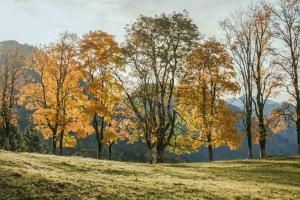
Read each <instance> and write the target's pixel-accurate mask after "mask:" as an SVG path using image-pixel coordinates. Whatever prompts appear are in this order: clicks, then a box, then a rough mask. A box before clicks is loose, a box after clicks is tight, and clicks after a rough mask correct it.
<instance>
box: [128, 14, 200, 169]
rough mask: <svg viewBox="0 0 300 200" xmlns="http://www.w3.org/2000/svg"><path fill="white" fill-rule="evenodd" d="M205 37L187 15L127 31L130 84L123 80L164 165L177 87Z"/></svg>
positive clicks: (151, 154)
mask: <svg viewBox="0 0 300 200" xmlns="http://www.w3.org/2000/svg"><path fill="white" fill-rule="evenodd" d="M198 37H199V33H198V30H197V27H196V25H195V24H194V23H193V22H192V20H191V19H190V18H189V16H188V14H187V13H186V12H184V13H174V14H170V15H165V14H162V15H160V16H155V17H145V16H141V17H139V18H138V19H137V20H136V22H134V23H133V24H132V25H131V26H130V27H128V28H127V34H126V42H125V45H124V53H125V57H126V64H127V65H128V73H129V74H130V76H129V80H128V79H127V81H124V80H123V87H124V90H125V93H126V97H127V102H128V105H129V107H130V108H131V110H132V112H133V113H134V114H135V116H136V117H135V118H134V120H135V124H136V125H137V127H138V128H139V129H138V130H141V132H142V133H143V139H144V141H145V143H146V144H147V148H148V158H149V162H150V163H151V162H155V163H161V162H164V152H165V149H166V147H167V146H168V145H169V143H170V140H171V139H172V137H173V136H174V132H175V131H174V127H175V121H176V119H177V114H176V110H175V109H174V106H173V105H174V87H175V82H176V78H177V77H178V73H179V71H180V68H181V67H182V64H183V62H184V60H185V59H186V56H187V55H188V54H189V53H190V51H191V49H192V48H193V46H195V45H196V44H197V40H198Z"/></svg>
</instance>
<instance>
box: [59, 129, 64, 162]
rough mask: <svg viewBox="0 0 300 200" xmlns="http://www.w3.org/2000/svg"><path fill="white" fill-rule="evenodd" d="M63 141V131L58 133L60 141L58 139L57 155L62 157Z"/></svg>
mask: <svg viewBox="0 0 300 200" xmlns="http://www.w3.org/2000/svg"><path fill="white" fill-rule="evenodd" d="M63 139H64V131H61V132H60V139H59V155H61V156H62V155H63Z"/></svg>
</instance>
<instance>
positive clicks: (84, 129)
mask: <svg viewBox="0 0 300 200" xmlns="http://www.w3.org/2000/svg"><path fill="white" fill-rule="evenodd" d="M77 53H78V52H77V37H76V35H74V34H70V33H67V32H65V33H63V34H61V35H60V38H59V40H58V41H57V42H56V43H52V44H51V45H49V46H48V47H45V48H39V49H37V50H36V51H35V52H34V55H33V67H32V68H31V69H30V70H32V71H33V73H34V74H36V76H37V77H36V78H33V79H32V80H31V81H29V82H28V83H27V84H25V85H24V86H23V88H22V91H23V94H22V96H21V98H20V103H21V104H24V105H25V107H26V108H27V109H29V110H32V111H34V113H33V116H32V118H33V122H34V124H35V125H36V126H37V127H38V129H39V130H40V131H41V132H42V133H43V135H44V137H45V138H49V137H51V138H52V153H53V154H55V153H56V147H57V141H58V137H59V147H60V154H62V148H63V145H67V146H73V145H74V144H75V143H76V140H75V137H74V136H73V135H69V134H70V133H71V132H76V133H77V135H78V136H86V135H87V134H89V133H90V128H89V123H88V117H87V115H85V114H84V113H83V111H82V108H83V105H84V103H85V97H84V96H83V92H82V89H81V88H80V85H79V81H80V79H82V73H81V70H80V68H79V67H78V61H77V60H78V58H77ZM66 134H67V135H66Z"/></svg>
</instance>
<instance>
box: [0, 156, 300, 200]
mask: <svg viewBox="0 0 300 200" xmlns="http://www.w3.org/2000/svg"><path fill="white" fill-rule="evenodd" d="M0 199H1V200H2V199H22V200H23V199H43V200H44V199H212V200H214V199H300V158H299V157H290V158H273V159H267V160H237V161H219V162H213V163H190V164H159V165H148V164H137V163H124V162H113V161H98V160H95V159H88V158H79V157H60V156H51V155H40V154H31V153H11V152H6V151H0Z"/></svg>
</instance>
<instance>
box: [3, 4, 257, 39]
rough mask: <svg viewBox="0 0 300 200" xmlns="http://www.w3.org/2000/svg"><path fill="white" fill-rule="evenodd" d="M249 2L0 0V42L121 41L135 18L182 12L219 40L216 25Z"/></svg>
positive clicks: (208, 34) (206, 32)
mask: <svg viewBox="0 0 300 200" xmlns="http://www.w3.org/2000/svg"><path fill="white" fill-rule="evenodd" d="M251 2H252V0H0V26H1V31H0V41H3V40H17V41H19V42H21V43H29V44H41V43H48V42H51V41H53V40H55V39H56V38H57V35H58V33H59V32H62V31H65V30H68V31H70V32H75V33H78V34H79V35H81V34H83V33H85V32H87V31H89V30H96V29H101V30H103V31H106V32H108V33H110V34H112V35H114V36H115V37H116V39H117V40H118V41H119V42H122V41H123V35H124V26H125V25H126V24H130V23H132V22H133V21H134V20H135V19H136V18H137V17H138V16H139V15H141V14H143V15H147V16H154V15H155V14H160V13H162V12H165V13H171V12H173V11H178V12H179V11H182V10H183V9H186V10H187V11H188V12H189V13H190V16H191V17H192V18H193V20H194V22H195V23H196V24H197V25H198V27H199V30H200V31H201V32H202V33H204V34H205V35H207V36H212V35H215V36H217V37H219V36H220V29H219V27H218V22H219V21H220V20H222V19H224V18H225V17H227V16H229V15H230V14H231V13H233V12H234V10H236V9H238V8H240V7H245V6H247V5H248V4H250V3H251Z"/></svg>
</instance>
